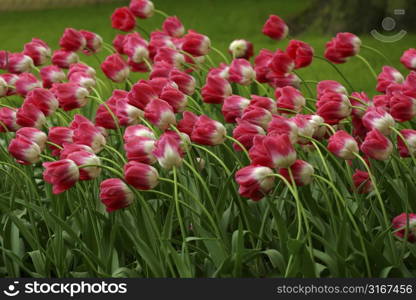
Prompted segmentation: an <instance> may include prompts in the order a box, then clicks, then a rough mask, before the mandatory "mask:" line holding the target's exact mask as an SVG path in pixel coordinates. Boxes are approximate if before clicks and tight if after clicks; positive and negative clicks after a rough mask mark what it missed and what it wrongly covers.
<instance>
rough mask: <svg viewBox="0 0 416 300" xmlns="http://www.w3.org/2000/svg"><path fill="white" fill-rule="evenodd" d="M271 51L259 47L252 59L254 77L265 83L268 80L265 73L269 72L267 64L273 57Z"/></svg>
mask: <svg viewBox="0 0 416 300" xmlns="http://www.w3.org/2000/svg"><path fill="white" fill-rule="evenodd" d="M273 54H274V53H273V52H272V51H270V50H268V49H261V50H260V52H259V54H258V55H257V56H256V58H255V59H254V71H256V79H257V81H259V82H262V83H265V82H267V81H268V79H267V76H266V75H267V74H268V73H269V72H270V69H269V64H270V61H271V60H272V57H273Z"/></svg>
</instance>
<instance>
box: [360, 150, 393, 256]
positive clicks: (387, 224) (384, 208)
mask: <svg viewBox="0 0 416 300" xmlns="http://www.w3.org/2000/svg"><path fill="white" fill-rule="evenodd" d="M353 153H354V155H355V157H357V158H358V159H359V160H360V161H361V163H362V164H363V165H364V167H365V168H366V170H367V172H368V175H369V177H370V180H371V182H372V184H373V187H374V192H375V194H376V196H377V200H378V201H379V205H380V208H381V213H382V215H383V219H384V223H385V224H384V225H385V227H386V229H388V228H390V225H389V219H388V217H387V212H386V207H385V206H384V203H383V199H382V198H381V194H380V191H379V190H378V187H377V183H376V179H375V178H374V175H373V173H372V172H371V170H370V167H369V166H368V164H367V162H366V161H365V160H364V158H362V157H361V155H359V154H358V153H355V152H353ZM388 237H389V243H390V248H391V252H392V254H393V255H394V259H395V260H396V252H395V251H394V243H393V239H392V237H391V234H388Z"/></svg>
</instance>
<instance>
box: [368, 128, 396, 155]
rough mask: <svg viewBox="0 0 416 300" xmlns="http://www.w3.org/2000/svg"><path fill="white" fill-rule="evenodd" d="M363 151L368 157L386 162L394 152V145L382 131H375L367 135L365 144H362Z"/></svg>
mask: <svg viewBox="0 0 416 300" xmlns="http://www.w3.org/2000/svg"><path fill="white" fill-rule="evenodd" d="M361 151H363V152H364V154H365V155H367V156H368V157H371V158H374V159H377V160H386V159H388V158H389V156H390V154H391V153H392V151H393V145H392V143H391V141H390V140H389V139H388V138H386V137H385V136H384V135H383V134H382V133H381V132H380V131H378V130H377V129H373V130H371V131H370V132H368V133H367V135H366V137H365V140H364V142H363V143H362V144H361Z"/></svg>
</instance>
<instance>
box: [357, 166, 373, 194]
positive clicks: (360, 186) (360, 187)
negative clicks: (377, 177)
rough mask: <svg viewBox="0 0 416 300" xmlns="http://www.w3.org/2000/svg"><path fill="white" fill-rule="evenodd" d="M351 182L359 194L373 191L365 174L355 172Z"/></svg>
mask: <svg viewBox="0 0 416 300" xmlns="http://www.w3.org/2000/svg"><path fill="white" fill-rule="evenodd" d="M352 181H353V183H354V186H355V188H356V189H357V192H358V193H359V194H368V193H370V192H371V191H372V190H373V189H374V187H373V183H372V182H371V179H370V176H369V174H368V173H367V172H364V171H361V170H358V169H357V170H355V173H354V174H353V175H352Z"/></svg>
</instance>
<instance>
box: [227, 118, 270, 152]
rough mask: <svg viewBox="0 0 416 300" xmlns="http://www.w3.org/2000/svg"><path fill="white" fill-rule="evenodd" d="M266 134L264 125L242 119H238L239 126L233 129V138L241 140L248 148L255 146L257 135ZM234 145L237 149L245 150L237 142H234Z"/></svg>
mask: <svg viewBox="0 0 416 300" xmlns="http://www.w3.org/2000/svg"><path fill="white" fill-rule="evenodd" d="M265 134H266V133H265V131H264V129H263V128H262V127H260V126H257V125H254V124H252V123H250V122H248V121H245V120H242V119H237V126H236V127H235V128H234V130H233V138H235V139H236V140H237V141H239V142H240V143H241V144H242V145H243V146H244V147H245V148H246V149H247V150H249V149H250V148H251V147H252V146H253V142H254V137H255V136H257V135H265ZM233 147H234V149H235V150H236V151H242V150H243V149H241V147H240V146H239V145H237V144H236V143H234V144H233Z"/></svg>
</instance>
